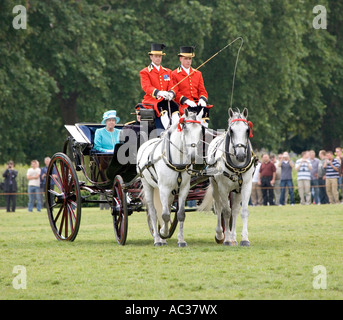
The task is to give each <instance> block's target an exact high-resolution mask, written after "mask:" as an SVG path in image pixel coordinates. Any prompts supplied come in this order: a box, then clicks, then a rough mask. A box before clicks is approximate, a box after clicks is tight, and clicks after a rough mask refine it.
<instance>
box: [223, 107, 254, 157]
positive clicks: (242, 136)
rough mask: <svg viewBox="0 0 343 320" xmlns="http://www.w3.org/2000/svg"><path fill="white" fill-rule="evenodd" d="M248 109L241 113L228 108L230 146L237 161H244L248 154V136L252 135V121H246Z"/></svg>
mask: <svg viewBox="0 0 343 320" xmlns="http://www.w3.org/2000/svg"><path fill="white" fill-rule="evenodd" d="M247 117H248V109H247V108H244V110H243V113H240V111H239V110H238V112H234V111H232V109H231V108H230V109H229V129H228V134H229V135H230V142H231V146H232V148H233V151H234V156H235V157H236V160H237V161H238V162H244V161H245V160H246V158H247V156H248V154H247V151H248V146H249V137H252V123H251V122H250V121H247Z"/></svg>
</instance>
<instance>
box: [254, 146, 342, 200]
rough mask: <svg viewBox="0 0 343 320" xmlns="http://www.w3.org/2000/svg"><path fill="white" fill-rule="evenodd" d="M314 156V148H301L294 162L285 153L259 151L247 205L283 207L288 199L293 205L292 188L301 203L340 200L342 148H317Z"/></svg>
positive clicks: (293, 195) (293, 193)
mask: <svg viewBox="0 0 343 320" xmlns="http://www.w3.org/2000/svg"><path fill="white" fill-rule="evenodd" d="M318 157H319V158H317V157H316V153H315V151H314V150H310V151H303V152H302V153H301V157H300V158H299V159H297V160H295V162H294V161H292V160H291V159H290V156H289V154H288V152H284V153H282V154H279V155H278V157H277V158H276V156H275V155H273V154H271V155H269V154H267V153H265V154H263V155H262V157H261V161H259V163H258V164H257V167H256V169H255V173H254V176H253V183H252V193H251V199H250V204H251V205H253V206H258V205H279V206H283V205H285V204H286V203H288V199H289V203H290V205H294V204H295V190H298V195H299V199H300V200H299V202H300V204H301V205H309V204H317V205H320V204H329V203H330V204H337V203H340V200H339V197H340V190H341V193H342V196H343V190H342V176H343V162H342V161H343V156H342V148H340V147H337V148H336V150H335V154H334V153H333V152H332V151H325V150H320V151H319V153H318ZM295 180H296V183H295ZM288 195H289V198H288ZM341 203H343V201H342V202H341Z"/></svg>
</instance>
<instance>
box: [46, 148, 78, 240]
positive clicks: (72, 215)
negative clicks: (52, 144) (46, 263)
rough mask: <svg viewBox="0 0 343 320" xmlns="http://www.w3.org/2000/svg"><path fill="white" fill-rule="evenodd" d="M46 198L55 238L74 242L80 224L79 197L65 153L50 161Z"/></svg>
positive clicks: (57, 154)
mask: <svg viewBox="0 0 343 320" xmlns="http://www.w3.org/2000/svg"><path fill="white" fill-rule="evenodd" d="M45 194H46V201H47V211H48V217H49V222H50V226H51V229H52V231H53V233H54V235H55V237H56V238H57V240H60V241H74V240H75V238H76V236H77V233H78V231H79V227H80V222H81V193H80V186H79V180H78V178H77V175H76V171H75V168H74V166H73V163H72V161H71V160H70V158H69V157H68V156H67V155H66V154H64V153H56V154H54V155H53V157H52V158H51V161H50V165H49V167H48V171H47V175H46V190H45Z"/></svg>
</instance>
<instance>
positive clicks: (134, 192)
mask: <svg viewBox="0 0 343 320" xmlns="http://www.w3.org/2000/svg"><path fill="white" fill-rule="evenodd" d="M150 111H151V110H146V113H145V115H144V114H143V115H142V118H141V125H131V126H130V127H129V128H128V127H127V126H124V125H116V128H117V129H120V130H121V132H122V133H123V134H122V139H121V141H120V143H119V144H116V145H115V148H114V151H113V153H100V152H98V151H97V150H95V149H94V148H93V146H94V135H95V131H96V130H97V129H98V128H101V127H103V125H100V124H92V123H80V124H75V125H74V126H65V127H66V129H67V130H68V132H69V136H68V138H67V140H66V142H65V144H64V146H63V152H59V153H56V154H54V155H53V156H52V158H51V162H50V165H49V167H48V171H47V182H46V199H47V211H48V217H49V222H50V225H51V228H52V230H53V233H54V235H55V236H56V238H57V239H58V240H63V241H73V240H74V239H75V238H76V236H77V234H78V231H79V227H80V221H81V208H82V205H84V204H87V203H97V204H101V203H104V204H108V205H109V206H110V209H111V214H112V217H113V225H114V231H115V236H116V240H117V242H118V243H119V244H121V245H124V244H125V242H126V238H127V230H128V216H129V215H131V214H132V213H133V212H134V211H142V210H144V207H145V208H146V210H147V219H148V225H149V228H150V232H151V234H152V236H153V237H154V244H155V245H163V244H165V239H167V238H170V237H171V236H172V235H173V233H174V231H175V228H176V226H177V223H178V221H179V222H180V231H179V236H178V239H179V246H184V245H185V244H186V243H185V241H184V240H183V222H184V212H185V208H184V204H185V201H186V200H198V201H200V202H201V201H202V200H203V198H204V195H205V193H206V190H207V188H208V186H209V177H211V179H212V178H213V179H214V180H215V177H216V176H218V175H223V173H224V172H226V171H227V170H226V169H223V171H222V172H220V171H218V165H217V163H214V164H212V165H208V163H207V161H205V160H206V157H208V155H207V151H206V150H207V147H206V148H203V147H204V146H205V143H204V140H206V139H205V138H204V137H205V135H206V134H207V135H210V136H216V132H215V131H213V130H210V129H206V130H205V128H204V127H202V126H201V124H200V121H198V120H197V118H196V115H188V112H186V115H185V116H184V117H182V118H181V120H180V123H179V124H178V125H177V127H174V128H172V127H171V128H170V129H169V130H168V131H166V132H165V133H164V134H162V137H160V138H154V137H152V138H151V134H152V133H151V132H148V137H149V135H150V137H149V139H147V137H145V138H144V139H145V140H146V141H145V142H144V143H143V145H142V141H140V139H142V137H143V136H144V135H141V129H142V124H144V123H146V124H147V125H146V128H149V121H150V123H151V121H153V117H152V116H151V114H150V113H149V112H150ZM238 117H241V115H240V114H239V115H238ZM145 121H146V122H145ZM245 122H246V121H245ZM236 123H237V124H238V122H236ZM150 127H151V126H150ZM127 129H129V130H130V134H131V139H127V136H129V135H125V134H124V133H125V131H126V130H127ZM245 129H246V128H244V130H245ZM245 131H246V130H245ZM132 132H133V133H134V134H133V137H135V138H136V139H133V140H132ZM231 134H233V133H231ZM222 136H226V134H224V135H222ZM241 136H242V137H243V135H241ZM125 137H126V138H125ZM237 137H239V136H237ZM244 137H245V136H244ZM239 139H241V138H240V137H239ZM230 141H231V139H230ZM140 145H142V146H141V148H139V150H138V153H137V148H136V147H138V146H140ZM247 146H250V142H249V141H248V140H246V141H245V144H244V145H243V144H237V145H234V146H233V147H234V152H235V153H236V151H237V150H238V149H239V154H240V156H241V154H242V152H243V153H244V154H245V155H246V156H245V157H243V158H242V159H243V160H244V161H245V164H247V163H248V165H249V168H247V169H245V170H243V171H242V172H241V173H240V172H239V170H240V167H239V166H238V169H237V170H236V172H234V173H233V174H231V175H229V174H228V173H226V176H227V177H229V178H230V177H231V178H230V179H228V180H232V181H233V187H232V189H235V188H237V183H238V184H239V187H240V188H241V189H242V182H241V181H238V180H237V179H236V181H234V179H232V177H233V176H240V177H242V173H243V174H244V173H246V172H248V171H249V172H250V174H251V170H250V169H251V164H252V163H253V158H252V157H251V155H247V152H250V147H248V148H247ZM210 148H211V146H210ZM149 149H150V151H151V152H150V153H147V151H148V150H149ZM214 149H215V151H217V149H218V146H217V147H216V146H215V147H214ZM243 149H244V150H243ZM247 149H248V150H247ZM128 150H129V151H128ZM132 150H133V151H132ZM199 150H200V151H199ZM228 150H229V149H228ZM156 152H157V153H156ZM231 152H232V151H231V149H230V153H231ZM127 153H129V155H128V154H127ZM154 153H156V155H154ZM246 157H248V160H247V161H246ZM229 159H230V156H229ZM238 162H241V160H238ZM230 163H231V166H233V167H235V164H236V163H237V160H236V159H233V160H232V161H231V162H230ZM165 168H168V169H165ZM243 169H244V168H243ZM163 170H164V171H166V170H171V171H168V172H167V171H166V172H163ZM163 175H164V177H166V178H162V176H163ZM173 175H175V179H174V178H173ZM80 177H81V178H80ZM83 178H84V179H85V180H81V179H83ZM157 180H158V181H157ZM250 180H251V179H250ZM162 181H163V182H164V183H165V190H166V193H165V195H166V197H165V198H163V192H162V189H163V188H164V186H162V185H161V183H162ZM173 181H174V182H173ZM170 182H173V183H170ZM142 184H143V186H144V195H143V192H142V188H141V186H142ZM154 188H155V189H154ZM230 188H231V187H230ZM243 188H244V184H243ZM150 189H151V190H155V191H156V190H158V189H160V190H159V191H160V196H161V198H160V206H161V208H160V209H161V210H160V212H159V213H157V212H156V210H155V208H154V207H153V206H154V201H153V200H154V197H155V195H156V194H154V192H153V191H152V192H150V191H151V190H150ZM149 190H150V191H149ZM227 191H228V193H229V192H230V191H231V190H229V189H227ZM228 193H227V194H228ZM249 196H250V191H249ZM155 200H156V199H155ZM155 205H156V201H155ZM215 207H216V206H215ZM170 209H172V210H170ZM173 209H174V210H173ZM157 211H158V210H157ZM217 214H219V216H220V217H221V216H222V215H223V216H225V218H227V217H228V213H227V212H224V211H223V212H219V213H218V212H217ZM220 219H221V218H220ZM218 221H219V220H218ZM221 221H223V225H222V230H221V232H223V231H224V230H225V229H226V231H227V230H229V229H230V228H229V223H228V221H227V222H226V221H225V222H224V220H221ZM230 232H231V231H230ZM218 235H219V236H218ZM223 237H224V236H223ZM225 237H226V236H225ZM218 238H221V237H220V231H219V230H217V236H216V239H217V240H218V241H219V242H220V241H221V240H223V241H224V239H218Z"/></svg>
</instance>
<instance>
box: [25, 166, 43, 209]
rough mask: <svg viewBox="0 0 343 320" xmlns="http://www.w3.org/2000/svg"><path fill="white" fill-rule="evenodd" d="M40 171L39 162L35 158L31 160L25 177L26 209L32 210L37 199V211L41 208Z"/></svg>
mask: <svg viewBox="0 0 343 320" xmlns="http://www.w3.org/2000/svg"><path fill="white" fill-rule="evenodd" d="M40 173H41V170H40V168H39V162H38V161H37V160H32V161H31V168H29V169H28V170H27V174H26V178H27V180H28V181H29V182H28V194H29V204H28V210H29V212H32V210H33V207H34V204H35V201H37V211H38V212H40V211H41V209H42V202H41V195H40Z"/></svg>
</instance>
